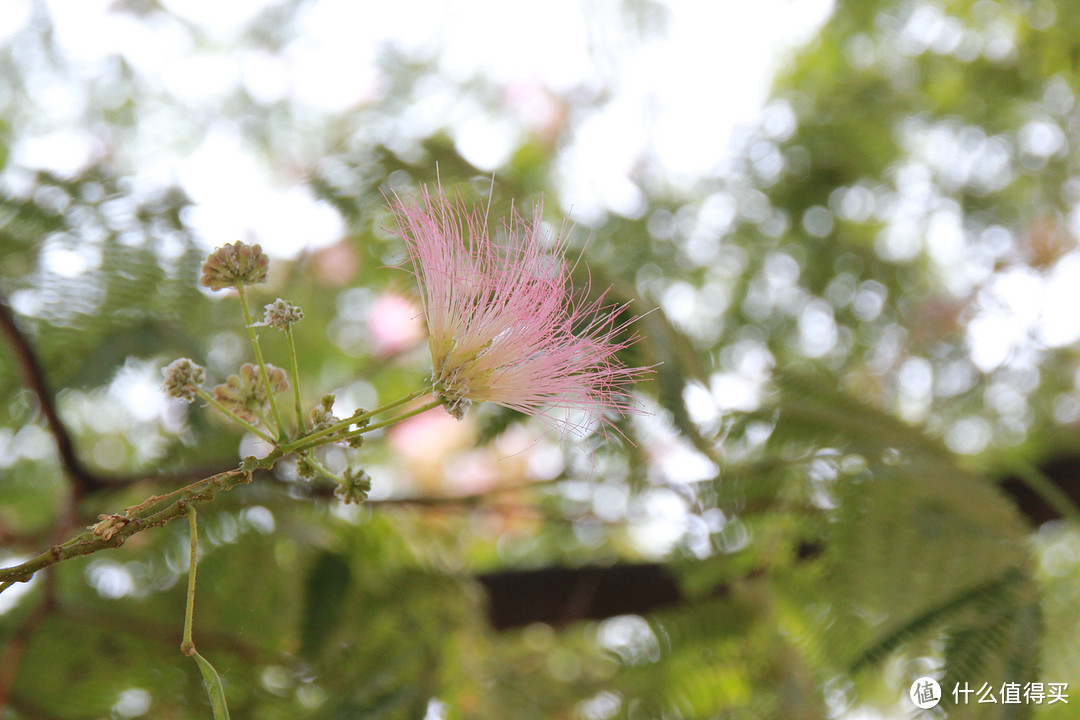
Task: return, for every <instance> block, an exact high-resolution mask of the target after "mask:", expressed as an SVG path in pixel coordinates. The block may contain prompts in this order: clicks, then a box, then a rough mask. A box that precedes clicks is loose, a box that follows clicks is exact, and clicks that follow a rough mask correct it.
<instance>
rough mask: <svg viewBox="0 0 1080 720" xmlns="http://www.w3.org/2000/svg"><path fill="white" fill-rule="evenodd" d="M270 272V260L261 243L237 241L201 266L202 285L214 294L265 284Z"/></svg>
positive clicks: (213, 254)
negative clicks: (235, 288)
mask: <svg viewBox="0 0 1080 720" xmlns="http://www.w3.org/2000/svg"><path fill="white" fill-rule="evenodd" d="M269 270H270V258H269V257H267V255H266V253H264V252H263V251H262V247H261V246H260V245H259V244H258V243H256V244H254V245H248V244H246V243H242V242H239V241H237V242H234V243H232V244H231V245H223V246H222V247H219V248H218V249H216V250H214V252H212V253H210V256H209V257H207V258H206V262H204V263H203V266H202V284H203V285H205V286H206V287H208V288H210V289H211V290H224V289H225V288H231V287H235V286H236V285H255V284H257V283H263V282H266V276H267V274H268V273H269Z"/></svg>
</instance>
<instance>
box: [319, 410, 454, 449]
mask: <svg viewBox="0 0 1080 720" xmlns="http://www.w3.org/2000/svg"><path fill="white" fill-rule="evenodd" d="M442 403H443V401H442V400H440V399H435V400H432V401H430V402H426V403H424V404H423V405H421V406H420V407H418V408H413V409H412V410H410V411H409V412H405V413H401V414H400V415H395V416H394V417H392V418H390V419H389V420H383V421H382V422H380V423H375V424H374V425H365V426H364V427H362V428H357V429H356V430H353V431H351V432H347V433H345V434H344V435H342V436H340V437H333V438H322V439H320V440H319V441H318V442H316V443H315V444H313V445H310V446H308V447H313V448H314V447H318V446H320V445H325V444H326V443H329V442H337V441H339V440H348V439H349V438H352V437H356V436H357V435H363V434H364V433H369V432H371V431H373V430H380V429H382V428H384V427H389V426H390V425H395V424H397V423H399V422H401V421H402V420H407V419H408V418H411V417H413V416H414V415H419V414H420V413H425V412H427V411H428V410H432V409H434V408H437V407H439V406H440V405H442ZM305 439H307V438H305Z"/></svg>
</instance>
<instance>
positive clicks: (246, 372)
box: [214, 363, 289, 422]
mask: <svg viewBox="0 0 1080 720" xmlns="http://www.w3.org/2000/svg"><path fill="white" fill-rule="evenodd" d="M266 376H267V378H268V379H269V380H270V389H271V390H272V391H273V392H275V393H278V392H282V391H284V390H288V389H289V381H288V379H286V377H285V371H284V370H282V369H281V368H279V367H275V366H273V365H271V364H269V363H267V364H266ZM214 399H215V400H217V401H218V402H219V403H221V405H223V406H224V407H226V408H228V409H229V410H231V411H232V412H233V413H235V414H236V415H237V416H238V417H240V418H241V419H243V420H246V421H247V422H254V421H255V420H256V419H258V416H257V415H256V411H258V410H262V409H263V406H264V405H265V404H266V400H267V397H266V388H265V386H263V383H262V379H261V378H260V377H259V368H257V367H256V366H254V365H252V364H251V363H244V364H243V365H241V366H240V373H239V374H238V375H230V376H229V377H227V378H226V379H225V382H224V383H222V384H221V385H217V386H215V387H214Z"/></svg>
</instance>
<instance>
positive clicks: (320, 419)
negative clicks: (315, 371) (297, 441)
mask: <svg viewBox="0 0 1080 720" xmlns="http://www.w3.org/2000/svg"><path fill="white" fill-rule="evenodd" d="M333 408H334V396H333V395H332V394H331V393H326V394H325V395H323V396H322V399H320V400H319V404H318V406H316V407H315V408H314V409H313V410H312V411H311V429H312V430H313V431H316V430H325V429H326V428H328V427H330V426H331V425H335V424H337V423H339V422H341V421H340V419H338V418H337V417H335V416H334V413H333V412H332V410H333Z"/></svg>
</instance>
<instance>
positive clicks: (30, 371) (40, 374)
mask: <svg viewBox="0 0 1080 720" xmlns="http://www.w3.org/2000/svg"><path fill="white" fill-rule="evenodd" d="M0 330H2V331H3V333H4V335H5V336H6V337H7V340H8V343H9V344H10V345H11V349H12V351H13V354H14V356H15V360H16V362H17V363H18V365H19V369H20V370H21V371H22V376H23V380H24V381H25V382H26V385H27V386H28V387H29V388H30V390H31V391H33V393H34V395H35V396H36V397H37V400H38V407H40V408H41V414H42V415H43V416H44V417H45V422H46V424H47V425H48V426H49V432H51V433H52V435H53V437H54V438H55V439H56V449H57V451H58V452H59V453H60V462H61V464H62V465H63V467H64V471H65V472H66V473H67V476H68V478H70V480H71V483H72V485H74V487H75V494H76V496H77V497H81V496H83V495H85V494H87V493H91V492H94V491H96V490H100V489H102V488H103V487H105V485H106V483H105V482H104V481H103V480H102V479H101V478H100V477H98V476H97V475H95V474H94V473H92V472H90V471H89V470H87V469H86V467H85V466H84V465H83V464H82V461H80V460H79V456H78V455H76V454H75V446H74V444H73V443H72V442H71V435H70V434H69V433H68V431H67V428H66V427H65V426H64V423H63V421H61V420H60V415H59V413H57V411H56V402H55V399H54V397H53V394H52V392H50V390H49V386H48V383H47V382H46V381H45V371H44V369H43V368H42V366H41V362H40V360H38V357H37V354H36V353H35V352H34V349H33V348H32V347H31V346H30V341H29V340H28V339H27V337H26V335H25V333H23V332H22V331H21V330H20V329H19V326H18V324H17V323H16V322H15V315H14V314H13V313H12V312H11V307H10V306H9V305H8V304H7V301H6V300H5V299H4V298H3V297H0Z"/></svg>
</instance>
